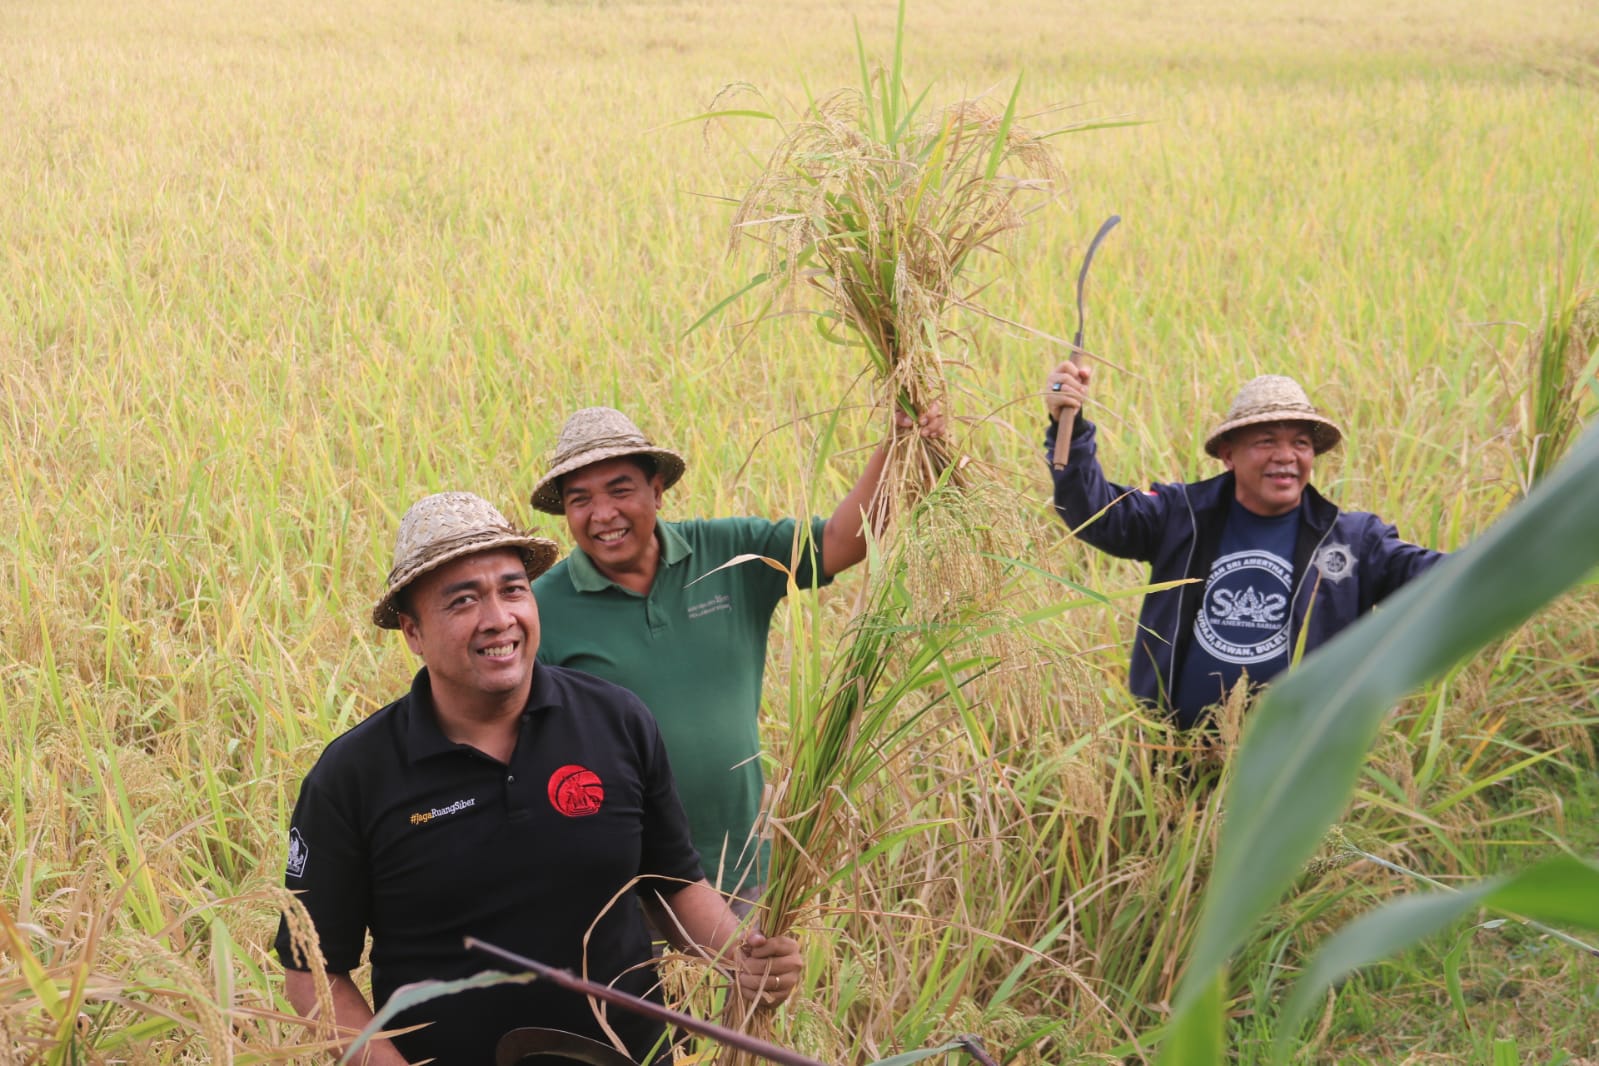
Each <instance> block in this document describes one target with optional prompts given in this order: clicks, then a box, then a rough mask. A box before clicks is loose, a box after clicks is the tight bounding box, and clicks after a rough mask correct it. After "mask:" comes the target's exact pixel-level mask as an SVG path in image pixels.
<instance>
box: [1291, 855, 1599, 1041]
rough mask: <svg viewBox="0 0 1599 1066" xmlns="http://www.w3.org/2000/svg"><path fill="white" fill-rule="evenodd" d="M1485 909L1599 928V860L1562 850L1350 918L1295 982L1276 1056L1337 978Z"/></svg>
mask: <svg viewBox="0 0 1599 1066" xmlns="http://www.w3.org/2000/svg"><path fill="white" fill-rule="evenodd" d="M1478 907H1486V908H1488V909H1490V910H1495V911H1502V912H1505V913H1514V914H1516V915H1519V916H1521V917H1524V918H1530V919H1533V920H1536V921H1546V922H1558V923H1560V924H1562V925H1572V926H1577V927H1580V928H1582V929H1588V930H1599V865H1596V864H1594V863H1591V862H1584V861H1582V860H1581V859H1577V858H1574V857H1573V856H1570V855H1557V856H1555V857H1554V858H1552V859H1549V860H1547V861H1545V862H1542V863H1539V864H1538V865H1536V866H1533V867H1530V868H1528V869H1526V870H1522V871H1521V872H1519V873H1516V874H1511V875H1508V876H1505V877H1500V878H1495V879H1492V880H1489V881H1480V882H1478V883H1477V884H1474V885H1472V886H1470V887H1469V888H1466V889H1464V890H1462V891H1459V892H1433V893H1427V894H1425V895H1411V896H1404V897H1402V898H1400V899H1397V900H1394V901H1393V902H1391V903H1387V904H1384V905H1383V906H1381V907H1378V908H1377V909H1376V910H1373V911H1371V912H1369V913H1367V914H1365V915H1363V916H1362V917H1360V918H1358V919H1357V920H1355V921H1353V922H1351V923H1350V924H1349V925H1347V926H1345V927H1344V928H1343V929H1342V930H1340V931H1339V933H1338V934H1337V935H1336V936H1334V937H1333V938H1332V939H1331V940H1329V941H1328V942H1327V943H1326V944H1324V945H1323V946H1322V948H1321V950H1320V951H1318V952H1317V953H1316V957H1315V959H1314V960H1313V961H1312V962H1311V965H1310V969H1309V970H1308V971H1307V972H1306V974H1305V976H1304V977H1303V978H1301V979H1300V981H1299V983H1298V984H1297V985H1296V986H1295V987H1294V992H1293V995H1292V997H1291V998H1290V999H1289V1001H1288V1006H1287V1007H1286V1008H1285V1009H1284V1012H1283V1015H1284V1017H1283V1023H1282V1025H1281V1026H1280V1027H1279V1030H1278V1034H1277V1042H1276V1047H1275V1049H1274V1056H1273V1057H1274V1059H1275V1061H1277V1062H1282V1061H1284V1059H1285V1058H1286V1057H1287V1054H1288V1052H1289V1050H1290V1044H1291V1041H1292V1040H1293V1039H1294V1037H1295V1035H1296V1034H1297V1033H1298V1032H1299V1028H1300V1026H1301V1025H1303V1024H1304V1021H1305V1018H1306V1016H1307V1015H1308V1014H1309V1013H1310V1011H1311V1008H1312V1007H1313V1006H1315V1004H1316V1003H1317V1002H1319V1001H1320V999H1321V997H1322V995H1323V994H1324V993H1325V992H1326V990H1327V989H1328V988H1330V987H1332V985H1333V983H1334V982H1335V981H1337V980H1338V979H1339V978H1341V977H1343V976H1344V975H1345V974H1348V973H1350V972H1352V971H1354V970H1357V969H1359V968H1360V967H1362V966H1366V965H1369V964H1371V963H1373V962H1376V961H1378V960H1379V959H1382V958H1385V957H1387V956H1389V955H1392V954H1393V953H1395V952H1396V951H1399V950H1401V949H1403V948H1405V947H1408V946H1409V945H1411V944H1414V943H1416V942H1417V941H1419V940H1421V939H1422V938H1423V937H1428V936H1431V935H1433V934H1434V933H1438V932H1442V931H1443V930H1444V929H1446V928H1448V927H1449V926H1450V925H1452V924H1453V923H1454V922H1456V921H1457V920H1459V919H1460V918H1462V917H1464V916H1465V915H1467V914H1470V913H1471V912H1473V911H1475V910H1476V909H1477V908H1478ZM1457 980H1458V978H1457ZM1452 994H1453V993H1452Z"/></svg>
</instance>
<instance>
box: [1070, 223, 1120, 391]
mask: <svg viewBox="0 0 1599 1066" xmlns="http://www.w3.org/2000/svg"><path fill="white" fill-rule="evenodd" d="M1121 220H1122V217H1121V216H1120V215H1111V216H1110V217H1109V218H1107V219H1106V220H1105V221H1104V222H1102V223H1100V226H1099V232H1098V233H1096V234H1094V239H1093V240H1091V241H1089V242H1088V251H1086V252H1084V253H1083V266H1082V269H1080V270H1079V271H1077V335H1076V336H1075V337H1073V338H1072V354H1071V360H1072V362H1074V363H1075V362H1077V356H1078V354H1079V353H1080V352H1081V351H1082V350H1083V283H1084V282H1086V281H1087V280H1088V267H1089V265H1090V264H1092V263H1093V261H1094V253H1095V252H1097V251H1098V250H1099V242H1100V241H1102V240H1104V239H1105V234H1107V233H1109V232H1110V231H1111V230H1112V229H1114V228H1115V226H1116V223H1118V222H1120V221H1121Z"/></svg>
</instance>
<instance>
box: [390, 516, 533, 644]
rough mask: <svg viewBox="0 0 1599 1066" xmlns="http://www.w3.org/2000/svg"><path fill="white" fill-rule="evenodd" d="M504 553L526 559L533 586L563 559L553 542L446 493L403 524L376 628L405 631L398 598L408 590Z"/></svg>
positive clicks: (407, 517)
mask: <svg viewBox="0 0 1599 1066" xmlns="http://www.w3.org/2000/svg"><path fill="white" fill-rule="evenodd" d="M501 548H510V549H513V550H515V551H519V552H521V553H522V561H523V562H524V563H526V564H527V576H528V579H529V580H532V579H533V578H535V577H538V576H539V575H540V574H542V573H544V571H546V570H548V569H549V568H550V566H551V564H553V563H554V562H555V556H556V555H557V554H558V553H557V549H556V547H555V542H554V541H553V540H545V539H544V538H543V537H535V536H532V535H531V534H528V533H518V532H517V531H516V530H515V529H513V528H511V523H509V522H507V521H506V520H505V516H504V515H502V514H500V512H499V511H496V510H495V509H494V505H493V504H491V503H489V501H487V500H485V499H483V497H481V496H474V495H472V494H471V493H470V492H441V493H438V494H437V495H434V496H426V497H423V498H422V499H420V500H418V501H417V502H416V503H414V504H412V505H411V509H410V510H409V511H407V512H405V517H404V518H402V519H400V534H399V536H398V537H396V538H395V541H394V568H393V569H392V570H390V571H389V587H388V589H387V590H386V591H385V592H384V593H383V598H382V599H381V600H379V601H378V602H377V606H376V607H373V608H372V621H373V623H374V624H376V625H378V626H380V627H381V628H383V629H399V628H400V614H399V611H398V610H396V609H395V608H396V604H395V597H396V596H397V595H398V594H399V593H400V592H401V591H402V590H403V589H404V588H405V587H406V586H407V585H409V584H410V583H411V582H413V581H415V580H416V579H417V578H419V577H421V576H422V575H423V574H425V573H427V572H428V571H429V570H433V569H436V568H437V567H439V566H440V565H442V564H444V563H447V562H449V561H450V560H451V559H459V558H460V557H461V556H463V555H474V554H476V553H477V552H486V551H496V550H499V549H501Z"/></svg>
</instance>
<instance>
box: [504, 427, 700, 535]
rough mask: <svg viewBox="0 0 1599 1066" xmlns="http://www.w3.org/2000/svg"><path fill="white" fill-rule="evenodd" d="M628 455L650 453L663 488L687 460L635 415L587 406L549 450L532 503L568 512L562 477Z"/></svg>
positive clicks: (553, 511) (551, 510)
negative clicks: (658, 442)
mask: <svg viewBox="0 0 1599 1066" xmlns="http://www.w3.org/2000/svg"><path fill="white" fill-rule="evenodd" d="M626 455H648V456H650V457H651V458H653V459H654V460H655V469H656V472H657V473H659V474H660V475H661V480H662V482H663V485H662V486H661V487H662V488H667V489H669V488H671V487H672V486H673V485H675V484H676V483H677V479H678V478H680V477H682V476H683V468H684V467H685V466H687V465H688V464H687V463H685V462H684V461H683V457H682V456H681V455H679V454H677V453H676V452H674V451H672V450H671V449H670V448H659V447H656V446H655V445H654V444H651V443H650V439H649V438H648V437H646V436H645V435H644V434H643V432H642V431H641V430H640V429H639V428H638V427H637V426H635V425H634V424H633V421H632V419H630V418H628V417H627V416H626V415H624V414H623V413H622V412H620V411H618V410H616V409H614V408H611V407H585V408H583V410H581V411H579V412H577V413H576V414H574V415H573V416H572V417H571V418H568V419H567V420H566V425H564V426H562V427H561V435H560V437H559V438H558V439H557V440H556V442H555V449H554V450H553V451H551V452H550V458H549V466H550V469H549V472H548V473H547V474H545V475H544V477H543V479H542V480H540V481H539V483H538V484H537V485H535V486H534V487H533V506H534V507H537V508H538V509H539V510H541V511H543V512H544V513H545V514H565V513H566V504H565V503H563V502H562V501H561V478H563V477H565V476H566V475H567V474H570V473H572V472H573V471H576V470H581V469H583V468H584V467H585V466H591V465H593V464H594V463H601V462H604V461H605V460H607V459H620V458H622V457H623V456H626Z"/></svg>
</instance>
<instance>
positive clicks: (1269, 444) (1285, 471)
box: [1216, 422, 1316, 518]
mask: <svg viewBox="0 0 1599 1066" xmlns="http://www.w3.org/2000/svg"><path fill="white" fill-rule="evenodd" d="M1216 454H1217V456H1218V457H1219V458H1220V459H1221V461H1222V462H1224V463H1226V464H1227V469H1228V470H1231V471H1232V472H1233V475H1234V477H1235V478H1236V479H1237V498H1238V502H1239V503H1241V504H1243V505H1244V506H1245V507H1247V508H1248V509H1249V510H1251V511H1253V512H1254V513H1255V514H1258V515H1262V516H1264V517H1267V518H1271V517H1273V516H1275V515H1281V514H1287V513H1288V512H1289V511H1292V510H1293V509H1294V508H1295V507H1298V506H1299V498H1300V497H1301V496H1303V495H1304V493H1305V486H1306V485H1309V484H1310V468H1311V465H1312V464H1313V463H1314V462H1315V459H1316V443H1315V437H1314V434H1313V433H1312V426H1311V425H1310V423H1308V422H1269V423H1266V424H1264V425H1258V426H1244V427H1242V428H1241V429H1235V430H1233V431H1232V432H1231V433H1229V434H1228V435H1227V436H1226V438H1224V439H1223V440H1222V441H1221V442H1219V443H1218V444H1217V446H1216Z"/></svg>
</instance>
